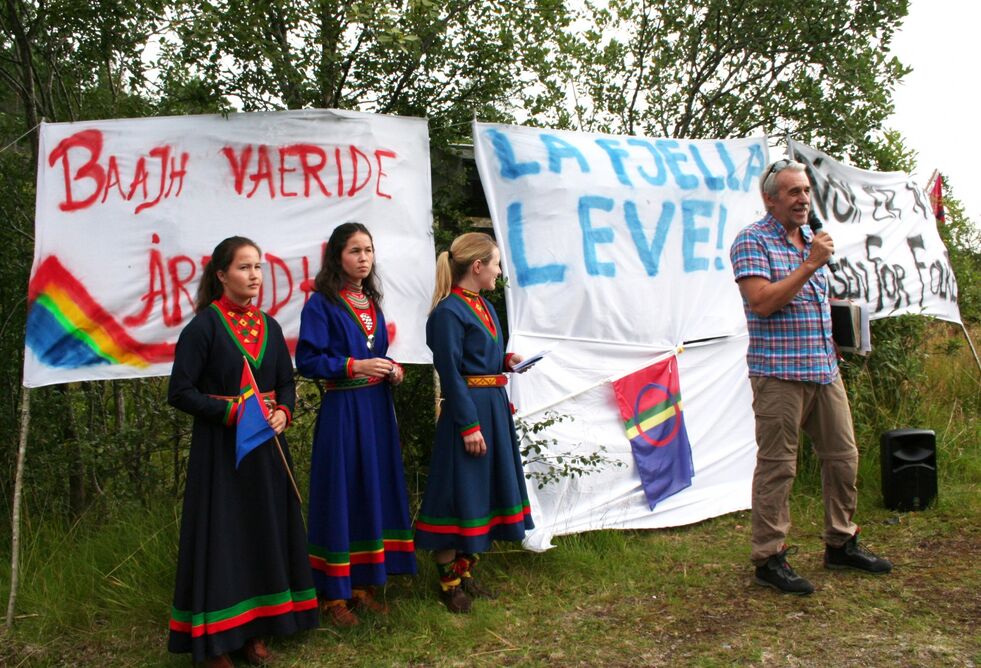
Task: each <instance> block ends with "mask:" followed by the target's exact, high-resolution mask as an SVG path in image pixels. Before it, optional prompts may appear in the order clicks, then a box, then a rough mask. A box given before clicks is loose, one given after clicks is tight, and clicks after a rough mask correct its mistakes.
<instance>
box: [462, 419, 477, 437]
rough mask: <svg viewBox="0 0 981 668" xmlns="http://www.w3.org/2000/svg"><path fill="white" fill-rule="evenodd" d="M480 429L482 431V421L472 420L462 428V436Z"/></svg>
mask: <svg viewBox="0 0 981 668" xmlns="http://www.w3.org/2000/svg"><path fill="white" fill-rule="evenodd" d="M478 431H480V423H479V422H471V423H470V424H468V425H466V426H464V427H463V428H462V429H460V436H469V435H470V434H476V433H477V432H478Z"/></svg>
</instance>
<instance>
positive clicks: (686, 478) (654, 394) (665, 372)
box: [613, 356, 695, 510]
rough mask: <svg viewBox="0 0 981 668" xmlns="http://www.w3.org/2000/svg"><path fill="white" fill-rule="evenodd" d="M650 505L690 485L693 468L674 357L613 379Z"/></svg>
mask: <svg viewBox="0 0 981 668" xmlns="http://www.w3.org/2000/svg"><path fill="white" fill-rule="evenodd" d="M613 391H614V393H615V394H616V399H617V406H618V408H619V409H620V416H621V417H622V418H623V421H624V422H623V426H624V429H625V430H626V432H627V438H628V439H630V445H631V449H632V450H633V453H634V461H635V462H636V464H637V470H638V471H639V473H640V480H641V485H642V486H643V488H644V494H645V495H646V496H647V502H648V503H649V504H650V507H651V510H654V506H656V505H657V504H658V503H659V502H661V501H663V500H664V499H666V498H668V497H669V496H671V495H673V494H676V493H678V492H680V491H681V490H683V489H685V488H687V487H690V486H691V480H692V477H693V476H694V475H695V468H694V465H693V464H692V457H691V443H690V442H689V441H688V431H687V430H686V429H685V420H684V415H683V414H682V403H681V385H680V383H679V381H678V358H677V357H675V356H672V357H670V358H668V359H666V360H664V361H662V362H657V363H655V364H652V365H650V366H648V367H645V368H643V369H641V370H640V371H636V372H634V373H632V374H629V375H627V376H624V377H623V378H619V379H617V380H615V381H613Z"/></svg>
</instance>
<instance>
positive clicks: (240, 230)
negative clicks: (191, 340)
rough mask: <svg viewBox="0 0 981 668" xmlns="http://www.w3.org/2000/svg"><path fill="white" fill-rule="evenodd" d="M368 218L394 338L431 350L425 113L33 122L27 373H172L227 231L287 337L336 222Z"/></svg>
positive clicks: (398, 343) (420, 354)
mask: <svg viewBox="0 0 981 668" xmlns="http://www.w3.org/2000/svg"><path fill="white" fill-rule="evenodd" d="M349 221H356V222H360V223H363V224H364V225H366V226H367V227H368V229H369V230H370V231H371V232H372V235H373V237H374V242H375V250H376V262H377V271H378V274H379V276H380V278H381V282H382V289H383V292H384V295H385V298H384V301H383V304H382V306H383V310H384V312H385V315H386V318H387V320H388V327H389V338H390V339H391V341H392V345H391V349H390V351H389V354H390V355H391V356H392V357H394V358H395V359H397V360H399V361H403V362H415V363H427V362H429V361H430V359H431V357H430V353H429V350H428V348H427V347H426V345H425V339H424V333H423V332H424V325H425V319H426V315H427V312H428V307H429V300H430V298H431V295H432V286H433V276H434V271H435V260H434V247H433V235H432V197H431V184H430V166H429V132H428V127H427V124H426V121H425V120H424V119H418V118H397V117H392V116H380V115H373V114H364V113H357V112H349V111H330V110H304V111H288V112H268V113H242V114H232V115H230V116H228V117H227V118H226V117H222V116H181V117H178V116H175V117H165V118H144V119H115V120H104V121H87V122H82V123H53V124H52V123H45V124H42V126H41V136H40V151H39V164H38V179H37V215H36V233H35V251H34V266H33V269H32V272H31V281H30V286H29V294H28V302H29V303H28V308H29V312H28V324H27V336H26V353H25V362H24V385H25V386H27V387H37V386H42V385H49V384H53V383H62V382H69V381H80V380H97V379H110V378H134V377H145V376H158V375H165V374H167V373H169V372H170V365H171V363H172V361H173V349H174V344H175V343H176V340H177V337H178V335H179V334H180V331H181V329H182V328H183V326H184V325H185V324H187V322H188V321H189V320H190V318H191V317H192V316H193V300H194V295H195V291H196V290H197V284H198V280H199V278H200V275H201V272H202V267H203V266H204V263H205V262H206V261H207V259H208V256H209V255H210V253H211V251H212V249H213V248H214V247H215V245H216V244H217V243H218V242H219V241H221V240H222V239H224V238H225V237H229V236H233V235H241V236H246V237H249V238H251V239H252V240H254V241H255V242H257V243H258V244H259V246H260V247H261V248H262V251H263V257H262V260H263V270H264V283H263V287H262V292H261V294H260V296H259V299H258V302H259V306H260V307H261V308H262V309H263V310H264V311H266V312H267V313H268V314H269V315H271V316H273V317H274V318H276V320H277V321H279V323H280V324H281V325H282V327H283V330H284V333H285V335H286V338H287V341H288V343H289V344H290V346H291V347H292V345H293V344H294V343H295V339H296V336H297V332H298V330H299V317H300V310H301V309H302V307H303V304H304V303H305V301H306V299H308V298H309V296H310V294H311V292H312V290H313V279H314V277H315V276H316V274H317V271H318V270H319V269H320V264H321V258H322V255H323V249H324V245H325V243H326V241H327V238H328V237H329V236H330V233H331V231H332V230H333V228H334V227H336V226H337V225H339V224H341V223H344V222H349Z"/></svg>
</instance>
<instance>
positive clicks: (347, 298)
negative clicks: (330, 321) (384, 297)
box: [340, 285, 378, 350]
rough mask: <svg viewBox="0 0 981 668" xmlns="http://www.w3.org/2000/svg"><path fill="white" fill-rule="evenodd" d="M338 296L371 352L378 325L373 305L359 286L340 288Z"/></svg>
mask: <svg viewBox="0 0 981 668" xmlns="http://www.w3.org/2000/svg"><path fill="white" fill-rule="evenodd" d="M340 294H341V299H343V300H344V305H345V306H347V309H348V312H349V313H350V314H351V316H352V317H353V318H354V321H355V322H356V323H358V325H359V326H360V327H361V331H362V332H364V335H365V338H366V339H367V340H368V350H371V349H372V347H373V346H374V344H375V327H376V325H377V324H378V316H377V314H376V313H375V303H374V302H373V301H372V300H371V299H369V298H368V295H366V294H365V293H364V290H362V288H361V286H360V285H346V286H345V287H343V288H341V292H340Z"/></svg>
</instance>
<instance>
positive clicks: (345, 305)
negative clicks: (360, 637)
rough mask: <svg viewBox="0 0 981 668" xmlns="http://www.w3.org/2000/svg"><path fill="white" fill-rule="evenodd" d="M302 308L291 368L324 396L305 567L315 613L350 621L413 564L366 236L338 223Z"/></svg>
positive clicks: (394, 379) (391, 370)
mask: <svg viewBox="0 0 981 668" xmlns="http://www.w3.org/2000/svg"><path fill="white" fill-rule="evenodd" d="M314 285H315V288H316V292H315V293H314V294H313V295H312V296H311V297H310V300H309V301H308V302H307V303H306V305H305V306H304V307H303V313H302V314H301V316H300V338H299V341H298V343H297V346H296V367H297V369H298V370H299V372H300V373H301V374H303V375H304V376H306V377H308V378H315V379H318V380H320V381H321V388H322V389H323V390H324V392H323V400H322V403H321V405H320V412H319V414H318V416H317V426H316V430H315V432H314V441H313V458H312V461H311V469H310V512H309V515H308V522H309V528H310V536H309V546H308V550H309V553H310V565H311V566H312V567H313V580H314V583H315V585H316V588H317V592H318V593H319V594H320V597H321V613H322V615H323V616H324V618H325V619H326V620H327V621H329V622H330V623H332V624H334V625H335V626H341V627H344V626H354V625H356V624H358V623H359V619H358V616H357V615H358V613H361V612H365V611H368V612H374V613H381V614H384V613H385V612H387V607H386V606H385V605H384V604H382V603H381V602H379V601H378V600H377V599H376V598H375V596H374V590H373V588H374V587H375V586H377V585H382V584H384V583H385V582H386V580H387V576H388V575H392V574H400V573H403V574H411V573H415V572H416V561H415V551H414V549H415V548H414V547H413V542H412V525H411V522H410V520H409V503H408V495H407V494H406V488H405V478H404V474H403V471H402V451H401V447H400V442H399V432H398V425H397V424H396V422H395V408H394V405H393V403H392V390H391V387H392V386H393V385H398V384H399V383H401V382H402V378H403V372H402V367H401V366H399V365H398V364H397V363H396V362H394V361H393V360H391V359H390V358H388V357H387V356H386V355H387V353H388V331H387V327H386V323H385V316H384V314H383V313H382V310H381V298H382V294H381V291H380V290H379V286H378V280H377V278H376V275H375V264H374V245H373V241H372V238H371V234H370V233H369V232H368V230H367V228H365V226H364V225H361V224H360V223H344V224H342V225H339V226H338V227H337V228H336V229H335V230H334V232H333V233H332V234H331V236H330V240H329V241H328V242H327V248H326V249H325V251H324V260H323V266H322V267H321V269H320V272H319V273H318V274H317V277H316V279H315V282H314Z"/></svg>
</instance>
